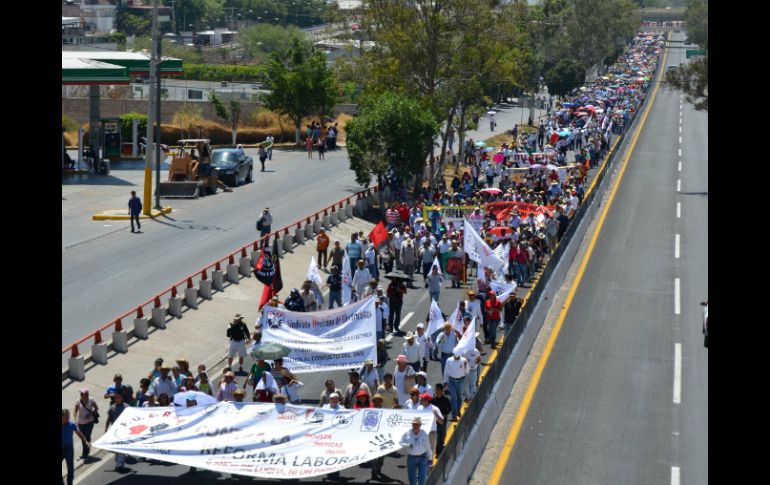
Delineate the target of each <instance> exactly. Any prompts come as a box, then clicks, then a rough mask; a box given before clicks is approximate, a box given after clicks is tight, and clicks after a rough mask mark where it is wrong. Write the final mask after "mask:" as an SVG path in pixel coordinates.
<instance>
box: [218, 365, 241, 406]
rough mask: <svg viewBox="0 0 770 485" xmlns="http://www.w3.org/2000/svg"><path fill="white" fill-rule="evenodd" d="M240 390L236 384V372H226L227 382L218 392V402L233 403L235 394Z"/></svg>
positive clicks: (221, 385)
mask: <svg viewBox="0 0 770 485" xmlns="http://www.w3.org/2000/svg"><path fill="white" fill-rule="evenodd" d="M237 390H238V384H236V383H235V372H233V371H227V372H225V381H224V382H223V383H222V384H220V386H219V390H218V391H217V401H233V400H234V399H235V396H234V393H235V391H237Z"/></svg>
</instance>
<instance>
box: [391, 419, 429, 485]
mask: <svg viewBox="0 0 770 485" xmlns="http://www.w3.org/2000/svg"><path fill="white" fill-rule="evenodd" d="M421 426H422V419H421V418H420V417H419V416H415V417H414V418H412V429H411V430H409V431H406V432H405V433H404V434H403V435H402V436H401V439H400V440H399V444H400V445H401V446H405V447H406V469H407V474H408V476H409V485H416V484H418V483H419V485H423V484H424V483H425V479H426V478H427V473H428V463H430V462H432V461H433V449H432V448H431V446H430V438H429V437H428V433H426V432H425V430H423V429H421Z"/></svg>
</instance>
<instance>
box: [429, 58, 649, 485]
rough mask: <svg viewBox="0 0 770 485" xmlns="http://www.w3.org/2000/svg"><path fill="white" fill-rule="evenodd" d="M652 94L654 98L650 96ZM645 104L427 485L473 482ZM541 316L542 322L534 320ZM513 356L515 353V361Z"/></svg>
mask: <svg viewBox="0 0 770 485" xmlns="http://www.w3.org/2000/svg"><path fill="white" fill-rule="evenodd" d="M661 61H662V59H661V58H660V57H659V58H658V66H657V70H656V74H655V75H656V76H657V75H658V73H659V72H660V69H661ZM647 94H649V92H648V93H647ZM646 101H647V95H645V96H644V98H643V99H642V102H641V103H640V104H639V107H638V109H636V110H635V112H634V116H633V119H632V120H631V123H629V125H628V126H627V129H626V130H625V131H624V132H623V134H621V135H620V136H619V137H618V138H617V139H616V141H615V143H614V144H613V146H612V148H611V149H610V152H609V153H608V154H607V157H606V158H605V161H604V163H603V164H602V166H601V167H600V168H599V170H598V171H597V173H596V177H595V179H594V181H593V182H592V184H591V187H590V188H589V190H588V191H587V192H586V195H585V199H584V200H583V203H582V204H581V206H580V208H579V209H578V210H577V211H576V213H575V215H574V217H573V218H572V220H571V221H570V224H569V227H568V228H567V231H566V232H565V233H564V236H563V237H562V239H561V241H560V242H559V244H558V245H557V247H556V249H555V250H554V252H553V254H552V255H551V258H550V259H549V261H548V263H547V264H546V265H545V267H544V268H543V271H542V273H541V274H540V276H539V277H538V279H537V281H536V282H535V283H534V285H533V286H532V289H531V290H530V292H529V294H528V295H527V297H526V299H525V301H524V304H523V305H522V306H521V310H520V313H519V315H518V317H517V318H516V320H515V321H514V323H513V325H511V327H510V328H507V329H506V333H505V338H504V340H503V343H502V344H501V345H500V348H499V349H498V351H497V358H496V359H495V360H494V361H493V362H492V363H491V364H490V366H489V369H488V370H487V373H486V375H485V376H484V379H483V380H482V382H481V384H480V385H479V386H478V389H477V391H476V395H475V397H474V398H473V400H472V401H471V403H470V405H469V406H468V408H467V409H466V411H465V413H464V415H463V418H462V419H461V420H460V422H459V423H457V426H456V427H455V428H454V431H453V432H452V436H451V438H450V439H449V441H448V442H447V443H445V445H444V451H443V452H442V453H441V456H439V458H438V461H437V462H436V465H435V466H434V468H433V471H432V472H431V473H430V475H429V476H428V479H427V482H426V483H427V484H428V485H437V484H439V483H441V484H445V483H453V484H460V483H462V484H465V483H467V481H468V479H469V477H470V476H471V474H472V472H473V469H474V468H475V465H476V463H477V462H478V457H480V456H481V453H482V451H483V449H484V445H485V444H486V442H487V439H488V438H489V435H490V433H491V429H492V428H493V427H494V423H490V422H487V420H485V419H484V418H485V417H487V416H493V418H492V420H494V419H495V418H496V415H497V413H494V412H490V411H491V409H490V408H491V407H492V406H490V404H491V403H493V404H494V406H495V407H497V408H498V409H500V408H502V406H503V405H504V402H505V400H506V398H507V395H508V393H509V392H510V389H511V388H512V387H513V383H514V382H515V380H516V378H517V377H518V375H519V372H520V371H521V367H522V366H523V364H524V361H525V360H526V354H527V353H528V352H529V349H530V348H531V345H532V343H533V342H534V339H535V337H536V335H537V332H539V331H540V327H541V326H542V323H543V321H542V320H539V318H540V317H541V316H542V317H543V318H544V316H545V315H544V314H545V313H547V308H548V306H549V304H548V303H546V302H545V301H544V300H541V297H542V296H543V293H544V292H545V291H546V290H548V294H553V293H555V291H556V288H554V287H558V286H559V285H560V284H561V282H562V281H563V279H559V278H558V277H557V278H554V276H555V275H554V273H557V272H558V273H559V276H560V277H561V278H563V275H565V274H566V271H567V269H568V266H569V262H570V261H571V259H569V258H565V253H567V252H568V251H569V253H568V256H571V257H573V258H574V255H575V253H576V252H577V248H578V246H579V245H580V244H579V239H578V238H576V237H575V234H576V233H577V232H578V231H581V234H580V236H581V237H582V235H583V234H584V233H585V231H586V230H587V226H588V225H589V224H590V221H591V219H592V218H593V214H594V213H595V212H596V210H597V209H598V206H599V204H600V202H601V201H599V203H597V204H594V202H595V200H594V199H595V198H596V197H597V194H598V193H599V192H600V191H599V190H595V189H598V188H599V187H602V182H603V180H604V179H605V177H606V176H607V173H608V171H609V169H610V168H611V167H612V166H614V162H615V158H616V156H617V153H618V152H617V151H616V149H617V148H618V146H620V144H621V143H622V142H623V140H624V139H625V134H626V133H630V132H633V130H634V129H635V128H636V125H637V124H638V121H637V120H638V118H639V117H638V116H637V115H638V114H639V112H641V111H642V108H644V107H645V103H646ZM602 195H603V193H602V194H600V195H599V196H600V197H601V196H602ZM587 215H588V216H587ZM573 239H575V241H573ZM572 242H574V244H571V243H572ZM562 260H564V263H565V264H563V265H561V264H560V263H561V262H562ZM552 278H553V281H552ZM552 292H553V293H552ZM536 313H537V318H535V314H536ZM525 332H526V334H527V335H526V337H527V338H522V337H523V336H524V335H525ZM519 344H521V345H519ZM514 353H516V355H515V356H514ZM512 357H515V359H512ZM513 360H515V362H511V361H513ZM509 365H511V367H509V369H508V371H507V374H504V372H503V369H504V368H505V367H506V366H509ZM501 379H505V380H506V384H508V386H507V387H506V386H505V385H503V386H500V385H499V384H500V380H501ZM506 388H507V392H503V393H502V394H504V395H502V396H497V395H496V393H495V391H496V390H498V389H506ZM482 426H483V427H484V430H483V431H482V430H480V429H479V428H481V427H482ZM485 431H486V433H485ZM466 449H469V450H473V452H474V453H475V456H474V457H473V459H469V460H467V461H466V462H465V463H461V461H462V460H460V461H458V457H460V455H461V454H462V453H464V452H465V451H466ZM463 458H465V457H463Z"/></svg>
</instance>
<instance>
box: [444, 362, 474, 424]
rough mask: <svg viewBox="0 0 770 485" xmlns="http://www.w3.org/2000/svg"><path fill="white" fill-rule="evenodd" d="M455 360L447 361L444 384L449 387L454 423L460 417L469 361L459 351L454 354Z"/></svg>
mask: <svg viewBox="0 0 770 485" xmlns="http://www.w3.org/2000/svg"><path fill="white" fill-rule="evenodd" d="M452 355H453V358H451V359H449V360H447V361H446V365H445V366H444V383H446V384H447V385H448V386H449V397H450V400H451V402H452V421H457V420H458V419H459V417H460V403H461V402H462V401H461V395H462V392H463V386H464V385H465V376H466V375H468V359H466V358H465V357H463V356H462V355H460V351H459V350H455V351H454V352H452Z"/></svg>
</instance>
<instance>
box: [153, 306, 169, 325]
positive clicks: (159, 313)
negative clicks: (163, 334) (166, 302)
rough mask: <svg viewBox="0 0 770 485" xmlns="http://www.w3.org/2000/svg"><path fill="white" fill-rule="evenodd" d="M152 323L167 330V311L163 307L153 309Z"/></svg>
mask: <svg viewBox="0 0 770 485" xmlns="http://www.w3.org/2000/svg"><path fill="white" fill-rule="evenodd" d="M150 321H151V323H152V324H153V325H154V326H156V327H158V328H166V309H165V308H163V307H160V308H153V309H152V318H151V319H150Z"/></svg>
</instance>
